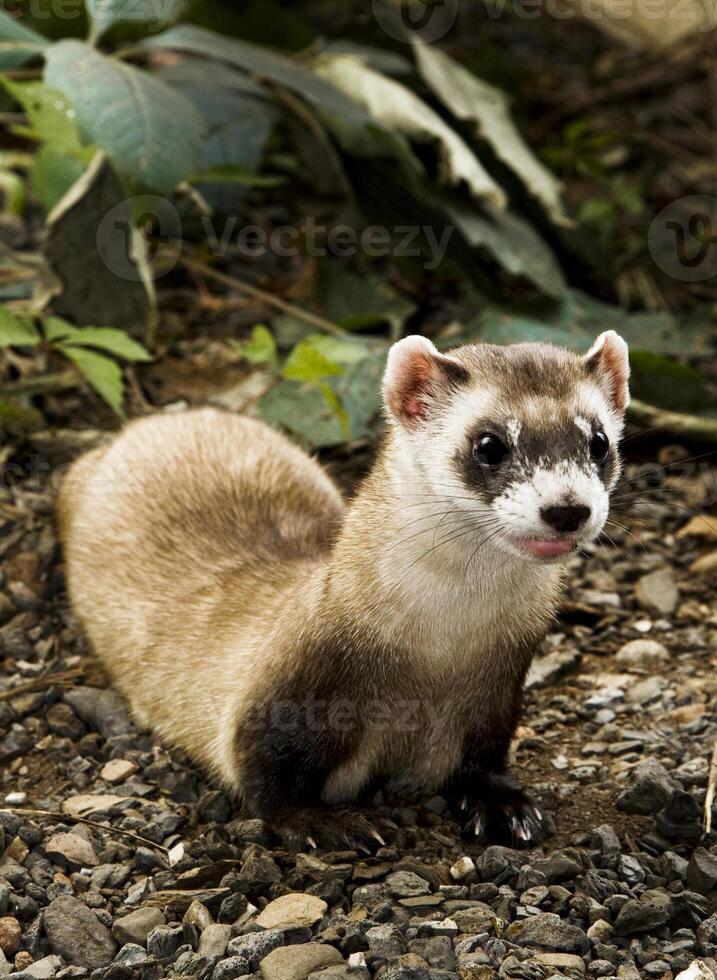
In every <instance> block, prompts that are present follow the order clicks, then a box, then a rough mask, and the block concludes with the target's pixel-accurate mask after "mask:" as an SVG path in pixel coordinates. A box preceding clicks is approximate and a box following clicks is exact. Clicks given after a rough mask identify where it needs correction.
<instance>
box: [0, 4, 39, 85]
mask: <svg viewBox="0 0 717 980" xmlns="http://www.w3.org/2000/svg"><path fill="white" fill-rule="evenodd" d="M49 43H50V42H49V41H48V40H47V38H46V37H43V36H42V34H38V33H37V31H33V30H31V29H30V28H29V27H26V26H25V25H24V24H22V23H21V22H20V21H19V20H18V19H17V17H12V16H11V15H10V14H8V13H6V12H5V11H4V10H2V9H0V71H7V70H8V68H16V67H17V66H18V65H22V64H23V63H24V62H25V61H29V59H30V58H32V57H34V56H35V55H38V54H42V52H43V50H44V49H45V48H46V47H47V45H48V44H49Z"/></svg>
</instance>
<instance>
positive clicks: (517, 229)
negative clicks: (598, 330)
mask: <svg viewBox="0 0 717 980" xmlns="http://www.w3.org/2000/svg"><path fill="white" fill-rule="evenodd" d="M444 211H445V213H446V215H447V216H448V217H449V218H450V219H451V221H453V223H454V224H455V226H456V228H458V230H459V231H460V233H461V234H462V236H463V237H464V238H465V240H466V241H467V242H468V244H469V245H471V246H473V247H474V248H484V249H486V250H487V251H488V252H490V253H491V254H492V255H493V257H494V258H495V259H496V260H497V261H498V262H499V263H500V265H501V266H502V267H503V268H504V269H505V270H506V271H507V272H509V273H510V274H511V275H514V276H523V277H524V278H525V279H528V280H529V281H530V282H532V283H533V284H534V285H535V286H537V287H538V289H540V290H541V291H542V292H544V293H546V294H547V295H548V296H560V294H561V293H562V292H563V290H564V289H565V277H564V276H563V273H562V270H561V268H560V266H559V265H558V262H557V259H556V258H555V256H554V255H553V252H552V250H551V249H550V247H549V246H548V244H547V243H546V242H545V241H544V240H543V238H541V236H540V235H539V234H538V232H537V231H536V230H535V229H534V228H533V227H532V226H531V225H529V224H528V223H527V222H526V221H524V220H523V219H522V218H519V217H518V216H517V215H516V214H513V213H512V212H510V211H499V210H498V209H496V208H491V207H490V205H489V204H488V203H486V205H485V211H486V213H485V214H481V213H479V212H478V211H477V210H476V209H475V208H473V207H470V206H469V207H463V208H458V207H456V206H454V205H453V204H448V205H445V206H444Z"/></svg>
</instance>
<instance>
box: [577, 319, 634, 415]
mask: <svg viewBox="0 0 717 980" xmlns="http://www.w3.org/2000/svg"><path fill="white" fill-rule="evenodd" d="M585 365H586V367H587V369H588V373H589V374H591V375H592V376H593V377H594V378H595V380H596V381H597V382H598V383H599V384H600V385H601V387H602V388H603V389H604V390H605V392H606V393H607V395H608V397H609V399H610V403H611V405H612V407H613V408H614V409H615V410H616V411H617V412H624V411H625V409H626V408H627V404H628V402H629V401H630V391H629V388H628V385H627V382H628V379H629V377H630V360H629V358H628V349H627V344H626V343H625V341H624V340H623V339H622V337H621V336H620V334H617V333H615V331H614V330H606V331H605V333H601V334H600V336H599V337H598V338H597V340H596V341H595V343H594V344H593V345H592V347H591V348H590V350H589V351H588V352H587V354H586V355H585Z"/></svg>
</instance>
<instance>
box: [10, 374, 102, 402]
mask: <svg viewBox="0 0 717 980" xmlns="http://www.w3.org/2000/svg"><path fill="white" fill-rule="evenodd" d="M82 384H83V380H82V378H81V377H80V375H79V374H77V372H76V371H56V372H54V373H53V374H43V375H38V376H37V377H35V378H26V379H24V380H23V381H11V382H10V383H9V384H0V398H17V397H18V395H44V394H48V395H52V394H59V393H60V392H62V391H70V390H71V389H72V388H79V387H80V386H81V385H82Z"/></svg>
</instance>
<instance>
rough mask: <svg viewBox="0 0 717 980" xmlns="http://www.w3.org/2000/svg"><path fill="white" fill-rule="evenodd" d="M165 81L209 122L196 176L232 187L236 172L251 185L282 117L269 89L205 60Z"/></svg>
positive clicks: (171, 69)
mask: <svg viewBox="0 0 717 980" xmlns="http://www.w3.org/2000/svg"><path fill="white" fill-rule="evenodd" d="M160 78H161V79H162V81H164V82H166V84H168V85H170V86H171V87H172V88H174V89H176V90H177V91H178V92H180V93H181V94H182V95H183V96H184V97H185V98H187V99H189V101H190V102H192V104H193V105H194V106H195V108H196V109H197V112H198V113H199V114H200V115H201V117H202V119H203V120H204V124H205V129H206V132H205V136H204V139H203V140H202V159H201V162H200V164H199V167H198V173H197V174H196V175H193V176H196V177H197V179H198V181H199V182H200V183H202V184H204V182H205V180H207V179H209V181H210V182H211V183H219V184H222V183H226V184H229V183H232V181H231V179H230V178H231V174H230V172H229V168H230V167H233V168H235V171H236V172H237V173H239V172H240V171H244V174H245V178H246V181H247V182H248V181H250V180H251V175H252V174H253V173H254V172H255V171H256V170H257V169H258V168H259V166H260V164H261V159H262V156H263V153H264V149H265V147H266V143H267V141H268V139H269V137H270V136H271V133H272V130H273V128H274V125H275V124H276V121H277V119H278V115H279V113H278V111H277V109H276V106H275V105H274V103H273V101H272V100H271V98H270V97H269V96H268V93H267V91H266V89H265V88H264V87H263V86H261V85H259V84H258V83H257V82H254V81H252V80H251V79H250V78H247V77H246V76H245V75H242V74H240V73H239V72H238V71H236V70H235V69H234V68H231V67H230V66H229V65H225V64H221V63H219V62H212V61H207V60H205V59H204V58H202V59H185V60H183V61H181V62H179V63H178V64H176V65H170V66H168V67H167V68H166V69H164V70H163V71H162V72H161V74H160ZM207 174H208V175H209V178H207V177H206V176H205V175H207ZM233 183H236V181H233ZM233 196H234V198H236V191H235V192H234V195H233ZM211 203H213V202H211Z"/></svg>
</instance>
